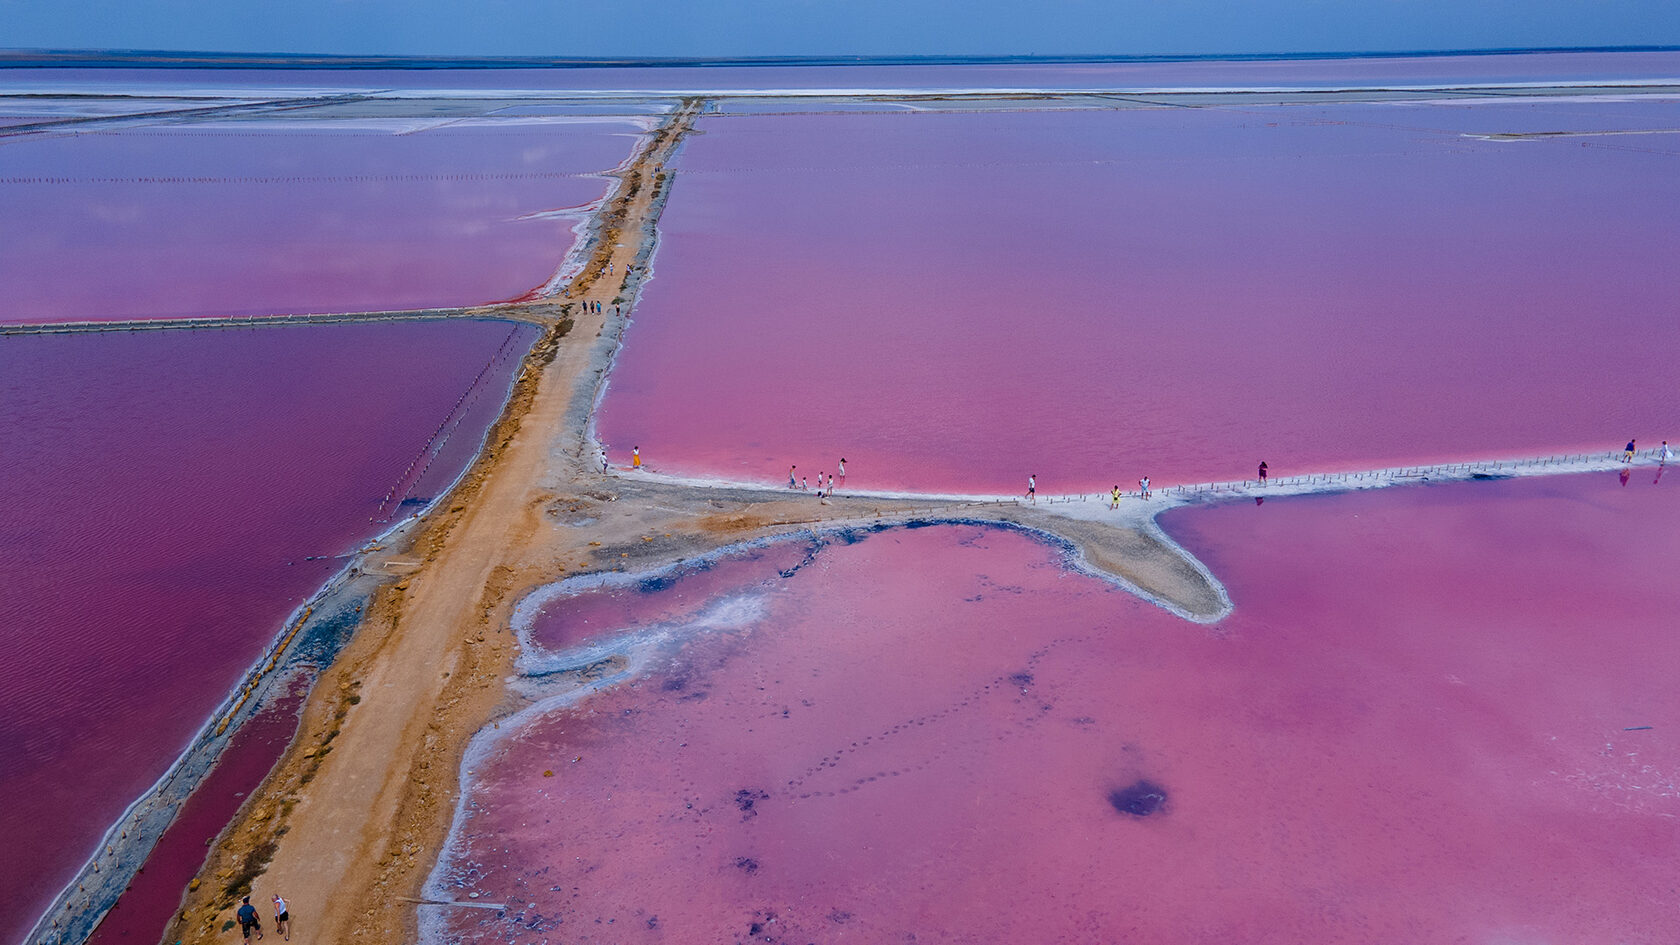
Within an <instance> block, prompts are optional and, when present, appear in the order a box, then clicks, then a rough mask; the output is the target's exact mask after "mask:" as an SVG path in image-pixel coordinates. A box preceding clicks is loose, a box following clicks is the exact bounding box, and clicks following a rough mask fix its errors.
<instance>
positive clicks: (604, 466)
mask: <svg viewBox="0 0 1680 945" xmlns="http://www.w3.org/2000/svg"><path fill="white" fill-rule="evenodd" d="M600 453H601V475H603V476H605V475H606V474H607V448H606V447H604V446H603V447H601V449H600Z"/></svg>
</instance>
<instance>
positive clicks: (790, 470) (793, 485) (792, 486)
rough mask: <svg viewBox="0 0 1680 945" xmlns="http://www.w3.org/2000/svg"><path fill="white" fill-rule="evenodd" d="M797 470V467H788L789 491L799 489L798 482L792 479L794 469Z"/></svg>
mask: <svg viewBox="0 0 1680 945" xmlns="http://www.w3.org/2000/svg"><path fill="white" fill-rule="evenodd" d="M798 468H799V467H798V466H789V467H788V488H789V489H797V488H799V480H797V479H795V478H793V471H794V470H795V469H798Z"/></svg>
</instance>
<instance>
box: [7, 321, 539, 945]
mask: <svg viewBox="0 0 1680 945" xmlns="http://www.w3.org/2000/svg"><path fill="white" fill-rule="evenodd" d="M534 337H535V329H534V328H532V327H529V326H523V325H519V326H515V325H511V324H508V323H505V322H488V321H485V322H448V323H441V322H434V323H408V324H400V323H398V324H380V325H353V326H308V327H285V328H263V329H248V330H219V331H198V332H185V331H182V332H175V331H169V332H163V331H159V332H136V333H123V334H100V335H70V336H64V335H54V336H13V337H7V338H0V442H3V443H5V444H6V448H5V450H4V453H3V454H0V482H4V484H5V492H6V494H7V496H8V497H9V498H8V499H7V503H8V504H7V514H6V516H5V517H4V518H3V519H0V587H4V588H5V589H6V593H5V594H4V596H0V627H5V628H6V629H7V631H8V632H7V633H6V634H5V635H4V636H0V840H3V842H4V843H5V845H6V849H7V850H8V851H9V855H7V856H5V857H0V888H4V889H6V890H7V895H6V896H4V897H0V941H15V940H17V939H19V938H21V937H22V936H23V934H24V933H25V932H26V931H27V930H28V929H29V928H30V926H31V925H32V924H33V923H34V921H35V919H36V918H37V916H38V915H39V914H40V912H41V910H42V909H44V908H45V907H46V906H47V904H48V903H49V902H50V901H51V900H52V898H53V897H54V896H55V895H56V894H57V893H58V892H59V890H60V889H61V888H62V887H63V886H64V884H65V882H66V881H67V880H69V879H70V877H71V876H72V875H74V873H75V872H76V870H77V869H79V868H80V866H81V865H82V863H83V862H84V860H85V859H86V858H87V857H88V856H89V854H90V853H91V852H92V850H93V847H94V845H95V844H96V843H97V842H98V840H99V838H100V837H101V836H102V835H103V833H104V832H105V830H106V828H107V827H108V826H110V824H112V823H113V822H114V821H115V820H116V819H117V817H118V816H119V815H120V814H121V813H122V812H123V810H124V809H125V808H126V807H127V806H128V804H129V803H130V802H131V801H133V800H134V799H135V798H136V797H137V796H139V795H140V794H141V793H142V792H144V791H145V790H146V789H147V788H149V787H150V786H151V785H152V784H153V783H154V782H155V781H156V780H157V778H158V777H159V776H160V775H161V774H162V773H163V772H164V770H165V769H166V768H167V767H168V766H169V765H170V764H171V762H173V761H174V759H175V758H176V756H177V755H178V754H179V753H180V752H181V750H182V749H183V747H184V746H185V745H186V744H187V743H188V742H189V741H190V740H191V739H192V738H193V736H194V735H195V733H196V732H197V731H198V729H199V727H200V726H201V725H203V724H204V721H205V719H206V718H208V717H209V715H210V714H211V712H212V711H213V710H214V709H215V708H216V707H217V706H218V705H219V704H220V703H221V702H222V700H223V698H224V697H225V696H226V695H227V693H228V691H229V689H230V688H231V687H232V686H233V685H234V684H235V683H236V682H237V681H239V680H240V679H241V678H243V676H244V674H245V672H246V671H247V670H248V669H249V668H250V666H251V665H252V663H253V662H254V661H255V660H256V659H257V657H258V656H259V655H260V654H261V653H263V652H264V651H265V649H266V648H267V647H268V646H269V644H270V642H271V641H272V640H273V639H274V638H275V636H276V635H277V634H278V633H279V631H280V629H281V625H282V623H283V622H284V621H285V619H286V617H287V615H288V614H289V613H291V612H292V611H293V609H294V608H296V607H297V606H298V605H299V604H300V603H302V602H303V601H304V600H305V599H307V598H308V597H309V596H310V595H312V594H313V593H314V592H315V591H316V590H317V589H318V588H319V587H320V586H321V584H322V583H323V582H324V581H325V580H326V579H327V578H329V577H330V576H332V575H333V574H335V573H336V572H338V571H339V570H340V569H342V568H343V567H344V566H345V560H344V559H343V558H342V556H343V555H344V554H346V553H347V552H350V551H352V550H354V549H355V548H356V547H357V546H358V545H359V544H360V543H361V542H362V541H364V540H366V539H367V538H369V537H371V536H372V535H374V534H376V533H378V532H379V531H382V530H384V529H385V528H387V527H389V526H388V525H386V524H385V521H386V520H387V519H392V518H398V517H401V516H403V515H406V514H408V513H409V512H410V511H413V510H415V509H417V508H418V507H419V506H420V505H421V504H422V503H423V502H424V501H426V500H429V499H430V498H431V497H433V496H435V495H436V494H437V492H438V491H439V490H441V489H443V488H445V487H447V486H448V485H449V484H450V483H451V482H452V481H453V480H454V478H455V476H456V475H458V473H459V472H460V470H461V469H462V468H464V466H465V464H466V463H467V462H468V461H469V460H470V458H471V457H472V456H473V455H474V454H475V453H476V452H477V449H478V447H479V444H480V442H481V441H482V438H483V435H484V431H485V429H486V428H487V426H488V424H489V423H490V422H491V420H492V419H493V418H494V417H495V416H496V414H497V413H499V411H500V409H501V404H502V402H503V400H504V399H505V397H506V394H507V390H508V385H509V382H510V377H511V373H512V371H513V369H514V368H515V367H516V366H517V365H518V363H519V359H520V358H521V356H522V355H523V354H524V352H525V350H526V348H527V347H528V346H529V345H530V343H531V341H532V340H533V339H534ZM259 776H260V775H259ZM154 931H155V932H156V933H161V928H159V929H157V930H154Z"/></svg>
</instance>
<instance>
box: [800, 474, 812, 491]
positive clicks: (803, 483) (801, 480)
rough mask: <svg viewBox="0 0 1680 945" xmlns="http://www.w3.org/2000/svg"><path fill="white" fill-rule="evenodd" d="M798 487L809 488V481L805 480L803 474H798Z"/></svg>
mask: <svg viewBox="0 0 1680 945" xmlns="http://www.w3.org/2000/svg"><path fill="white" fill-rule="evenodd" d="M799 488H800V489H801V490H805V489H809V488H811V483H810V482H808V481H807V480H806V479H805V477H804V476H800V477H799Z"/></svg>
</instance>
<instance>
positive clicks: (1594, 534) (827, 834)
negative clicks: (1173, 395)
mask: <svg viewBox="0 0 1680 945" xmlns="http://www.w3.org/2000/svg"><path fill="white" fill-rule="evenodd" d="M1651 475H1653V471H1651V470H1645V471H1642V472H1641V473H1640V474H1639V478H1638V479H1637V480H1635V481H1634V482H1632V483H1630V485H1629V486H1627V487H1626V488H1624V487H1622V486H1620V485H1619V484H1618V483H1617V481H1616V479H1615V478H1614V477H1613V476H1608V475H1607V476H1603V477H1596V476H1595V477H1590V478H1588V477H1577V478H1572V479H1560V480H1547V481H1533V480H1530V481H1513V482H1504V483H1488V484H1482V483H1476V484H1460V485H1455V486H1447V487H1437V488H1413V489H1407V490H1390V491H1386V492H1383V493H1375V494H1369V493H1368V494H1361V495H1347V496H1341V497H1334V498H1316V499H1300V500H1289V501H1275V502H1269V503H1267V504H1266V505H1265V506H1263V507H1260V508H1256V507H1255V506H1252V505H1247V506H1227V507H1217V508H1210V509H1201V510H1192V511H1181V512H1176V513H1174V514H1173V515H1172V516H1171V519H1170V521H1169V523H1168V525H1169V528H1170V529H1171V530H1172V531H1173V532H1174V533H1175V534H1176V535H1177V536H1178V537H1179V538H1180V539H1181V540H1183V541H1185V543H1186V544H1187V545H1188V546H1189V547H1191V548H1192V549H1194V550H1196V551H1198V552H1199V553H1201V554H1203V555H1204V556H1206V558H1207V559H1208V560H1209V561H1211V562H1212V563H1213V564H1214V567H1215V570H1216V572H1218V573H1219V574H1221V576H1223V577H1224V578H1226V580H1227V581H1228V582H1229V584H1230V588H1231V592H1232V596H1233V598H1234V600H1235V601H1236V605H1237V606H1236V610H1235V612H1234V613H1233V615H1232V616H1231V617H1229V618H1227V619H1226V620H1225V621H1223V622H1221V623H1220V624H1218V625H1217V626H1215V627H1211V628H1209V627H1201V626H1197V625H1194V624H1189V623H1186V622H1182V621H1179V620H1177V619H1175V618H1173V617H1171V616H1169V615H1167V614H1165V613H1163V612H1161V611H1159V610H1157V609H1155V608H1153V607H1150V606H1148V605H1145V604H1142V603H1141V602H1139V601H1137V600H1136V599H1134V598H1132V597H1130V596H1128V595H1126V594H1124V593H1123V592H1120V591H1117V590H1115V589H1114V588H1112V587H1110V586H1109V585H1106V584H1104V583H1102V582H1099V581H1097V580H1094V579H1092V578H1089V577H1085V576H1083V575H1079V574H1075V573H1072V572H1069V571H1068V570H1067V569H1066V568H1065V567H1064V566H1063V563H1062V562H1061V560H1060V559H1059V556H1058V554H1057V553H1056V552H1055V551H1053V550H1052V549H1050V548H1047V547H1046V546H1044V545H1042V544H1039V543H1037V542H1035V541H1033V540H1031V539H1030V538H1028V537H1026V536H1024V535H1021V534H1018V533H1010V532H1003V531H998V530H989V529H984V528H979V527H972V526H960V527H959V526H947V527H938V528H927V529H922V530H918V531H902V530H898V531H886V532H882V533H879V534H875V535H873V536H870V537H867V538H865V539H864V540H862V541H858V542H856V543H851V544H836V545H830V546H829V547H826V548H823V549H822V550H820V552H819V553H818V554H817V555H816V556H815V558H814V559H813V560H812V562H811V563H809V564H807V565H805V566H804V567H802V568H800V569H798V570H797V571H795V572H793V573H792V575H791V576H787V577H781V576H778V574H777V571H776V570H775V567H774V565H773V564H772V563H771V562H764V563H762V564H761V565H760V566H759V568H758V573H757V574H756V575H754V576H752V577H750V578H747V577H745V575H743V580H742V583H741V585H740V586H739V587H738V588H737V589H736V590H734V591H727V590H717V589H712V588H707V589H705V592H706V593H709V594H710V595H711V601H710V604H709V605H708V607H707V617H706V619H704V620H701V621H698V622H696V623H694V624H690V625H686V626H685V624H684V622H683V621H682V620H681V619H678V620H676V621H675V622H674V623H670V624H667V625H666V626H665V628H664V630H663V631H662V632H663V634H664V636H663V637H661V636H660V633H656V632H653V631H652V630H651V629H650V626H649V622H648V621H641V622H640V625H641V626H642V628H643V629H641V630H639V631H638V632H637V636H638V638H640V639H642V640H644V641H647V642H645V643H644V646H645V647H649V648H651V654H650V661H649V662H648V663H647V664H646V667H645V670H644V672H642V673H641V674H640V675H639V676H637V677H636V678H634V679H632V680H630V681H628V682H621V683H619V684H618V685H616V686H614V687H611V688H608V689H606V690H604V691H601V692H598V693H596V694H594V695H590V696H587V697H585V698H584V699H583V700H582V701H580V702H578V703H576V704H575V705H573V706H571V707H564V706H560V707H556V708H553V709H552V710H549V711H547V712H545V713H544V712H538V713H533V714H529V715H527V716H526V717H525V719H524V721H523V724H517V725H509V724H507V723H506V722H504V723H503V724H502V726H501V728H500V733H504V734H501V735H500V739H501V740H500V741H499V742H495V743H490V744H493V746H494V747H491V748H488V749H484V748H483V747H482V746H481V748H480V749H479V750H478V751H476V752H475V753H472V754H469V762H468V764H469V767H470V771H469V779H470V781H469V787H468V795H467V799H466V807H465V809H464V812H463V815H462V817H461V819H460V820H459V821H458V823H457V832H456V834H455V837H454V840H453V844H452V846H451V847H450V850H449V852H448V853H447V855H446V858H445V861H444V863H443V865H442V868H441V869H440V872H439V874H438V876H437V877H435V878H434V881H433V884H432V886H431V887H430V889H429V893H430V895H432V896H434V897H442V898H447V899H451V900H458V901H461V902H463V903H467V902H476V903H479V904H502V905H503V906H504V907H505V908H503V909H502V910H501V911H497V910H495V909H478V908H470V909H469V908H447V909H423V912H424V913H426V918H425V920H424V921H425V922H427V923H428V924H429V933H430V935H431V940H433V941H443V940H447V941H452V942H455V941H458V942H490V941H495V942H514V943H517V942H532V943H535V942H541V941H550V942H553V941H562V940H563V941H567V942H632V941H648V942H657V941H733V940H737V939H739V940H742V941H755V940H763V941H782V942H806V941H840V942H845V941H857V942H880V941H904V940H909V938H910V937H912V936H913V937H914V938H915V940H916V941H961V942H1024V941H1032V942H1090V941H1150V942H1187V943H1188V942H1198V943H1199V942H1208V941H1233V940H1241V941H1253V942H1303V941H1314V942H1374V941H1469V942H1489V941H1585V940H1594V939H1600V938H1602V939H1605V940H1613V941H1627V942H1653V943H1654V942H1658V941H1662V940H1663V936H1664V935H1665V934H1666V929H1667V928H1668V925H1669V922H1668V918H1669V915H1670V911H1671V910H1670V907H1669V899H1670V896H1669V895H1668V891H1669V888H1670V886H1671V885H1672V869H1673V849H1674V845H1675V843H1676V842H1677V841H1680V827H1676V819H1675V818H1676V815H1677V814H1680V786H1677V785H1680V749H1677V748H1676V746H1675V745H1674V744H1673V742H1672V740H1670V739H1667V738H1666V737H1665V736H1664V735H1663V733H1664V732H1666V731H1669V730H1671V729H1672V728H1673V727H1674V726H1675V725H1677V724H1680V708H1677V703H1676V702H1675V700H1674V699H1673V698H1672V696H1671V693H1670V690H1671V686H1670V681H1671V680H1672V679H1673V678H1674V676H1675V674H1676V673H1677V672H1680V648H1677V647H1675V646H1674V645H1673V644H1672V641H1671V639H1670V636H1671V629H1672V615H1673V613H1674V612H1675V610H1676V608H1677V607H1680V598H1677V596H1676V592H1675V584H1674V582H1673V581H1672V580H1669V576H1670V575H1669V572H1670V571H1671V570H1672V563H1673V561H1675V560H1676V559H1677V556H1680V503H1677V502H1675V501H1673V499H1674V496H1673V495H1671V494H1669V492H1668V491H1665V490H1663V489H1661V488H1659V489H1655V490H1653V489H1652V488H1651V486H1650V483H1649V482H1648V481H1647V479H1648V477H1649V476H1651ZM1636 486H1637V488H1635V487H1636ZM740 567H741V568H742V569H743V571H744V572H750V571H751V570H753V569H752V567H751V566H750V565H746V564H742V565H740ZM707 573H708V574H712V573H716V571H715V570H714V571H713V572H707ZM682 587H683V581H682V580H679V581H677V582H675V583H673V584H671V585H669V586H668V587H665V588H662V589H659V590H653V591H649V592H648V593H647V594H646V595H645V601H646V604H647V607H648V612H647V615H649V616H653V615H660V614H667V613H670V612H671V611H672V601H673V597H674V595H676V594H677V593H678V589H679V588H682ZM691 596H692V595H691ZM566 619H567V618H566V616H565V613H564V608H563V607H562V606H561V604H560V601H558V600H555V601H551V602H550V603H549V605H548V611H547V616H545V617H544V618H542V620H541V621H539V625H538V627H537V628H536V630H537V631H538V635H539V636H540V634H541V632H542V631H543V627H544V626H545V625H547V624H552V623H563V622H564V621H565V620H566ZM560 638H565V639H570V637H569V634H568V633H567V632H565V631H561V633H560ZM661 641H662V642H661ZM486 737H487V736H486Z"/></svg>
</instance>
